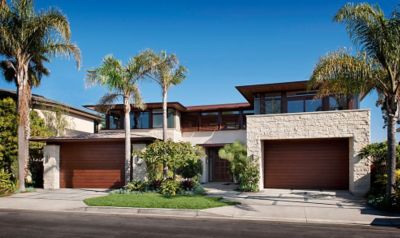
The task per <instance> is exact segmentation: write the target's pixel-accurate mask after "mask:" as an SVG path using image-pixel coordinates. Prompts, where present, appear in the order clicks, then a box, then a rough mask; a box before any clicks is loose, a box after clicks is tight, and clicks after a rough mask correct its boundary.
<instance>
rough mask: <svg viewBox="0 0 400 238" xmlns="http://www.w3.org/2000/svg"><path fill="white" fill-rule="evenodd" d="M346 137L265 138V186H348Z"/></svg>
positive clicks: (298, 187) (329, 187) (305, 187)
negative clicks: (271, 139) (270, 139)
mask: <svg viewBox="0 0 400 238" xmlns="http://www.w3.org/2000/svg"><path fill="white" fill-rule="evenodd" d="M348 184H349V141H348V139H305V140H273V141H265V142H264V187H266V188H293V189H348Z"/></svg>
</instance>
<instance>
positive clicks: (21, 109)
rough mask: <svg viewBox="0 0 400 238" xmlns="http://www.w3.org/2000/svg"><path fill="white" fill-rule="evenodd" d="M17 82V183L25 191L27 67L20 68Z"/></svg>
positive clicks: (27, 153)
mask: <svg viewBox="0 0 400 238" xmlns="http://www.w3.org/2000/svg"><path fill="white" fill-rule="evenodd" d="M17 82H18V89H17V90H18V117H19V118H18V181H19V187H18V188H19V191H20V192H23V191H25V174H26V173H25V172H26V171H25V170H26V161H27V160H28V159H29V136H30V119H29V111H30V100H31V89H30V85H29V83H28V66H27V65H26V66H22V67H21V68H20V70H19V72H18V74H17Z"/></svg>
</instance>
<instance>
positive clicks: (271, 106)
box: [264, 95, 281, 114]
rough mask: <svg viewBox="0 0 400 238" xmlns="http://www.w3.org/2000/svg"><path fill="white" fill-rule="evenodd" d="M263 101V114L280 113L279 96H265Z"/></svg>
mask: <svg viewBox="0 0 400 238" xmlns="http://www.w3.org/2000/svg"><path fill="white" fill-rule="evenodd" d="M264 100H265V114H274V113H280V112H281V96H278V95H266V96H265V99H264Z"/></svg>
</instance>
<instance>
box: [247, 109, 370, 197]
mask: <svg viewBox="0 0 400 238" xmlns="http://www.w3.org/2000/svg"><path fill="white" fill-rule="evenodd" d="M307 138H309V139H311V138H349V173H350V174H349V180H350V181H349V189H350V191H351V192H352V193H353V194H357V195H364V194H365V193H367V192H368V190H369V187H370V163H369V161H368V160H361V159H360V158H359V157H358V153H359V151H360V150H361V149H362V148H363V147H364V146H366V145H367V144H369V142H370V111H369V110H343V111H323V112H307V113H287V114H274V115H251V116H247V150H248V154H249V155H253V156H256V157H257V158H260V159H261V160H260V172H261V173H260V174H261V179H260V188H264V170H263V164H264V159H263V149H264V148H263V143H262V142H263V140H271V139H272V140H273V139H307Z"/></svg>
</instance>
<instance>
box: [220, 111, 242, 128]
mask: <svg viewBox="0 0 400 238" xmlns="http://www.w3.org/2000/svg"><path fill="white" fill-rule="evenodd" d="M221 129H223V130H235V129H236V130H238V129H240V111H224V112H222V121H221Z"/></svg>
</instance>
